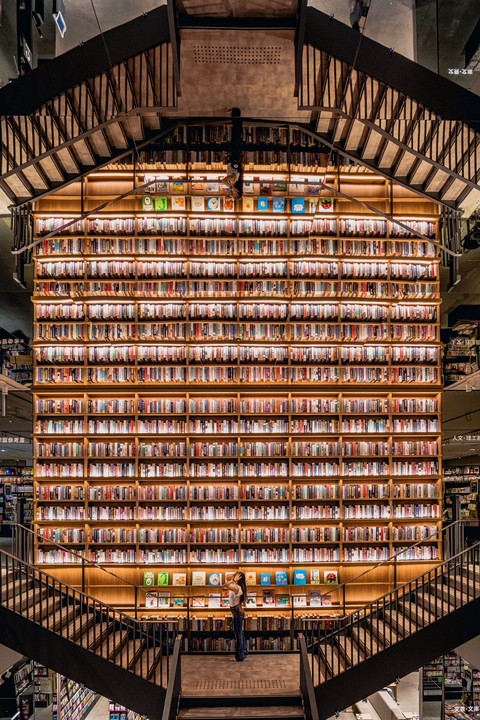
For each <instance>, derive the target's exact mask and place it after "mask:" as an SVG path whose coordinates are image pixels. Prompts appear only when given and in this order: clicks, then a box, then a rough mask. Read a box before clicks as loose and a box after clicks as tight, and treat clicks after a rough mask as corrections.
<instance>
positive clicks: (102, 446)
mask: <svg viewBox="0 0 480 720" xmlns="http://www.w3.org/2000/svg"><path fill="white" fill-rule="evenodd" d="M389 452H390V446H389V444H388V442H385V441H382V442H355V443H345V442H344V443H342V444H340V442H339V441H337V442H299V441H295V442H292V443H291V444H290V443H288V442H276V443H274V442H260V441H257V442H248V441H244V442H240V443H237V442H228V443H218V442H211V443H204V442H202V443H198V442H196V443H192V442H191V443H189V446H188V448H187V443H186V442H173V443H168V442H167V443H149V444H147V443H141V444H140V445H139V447H138V454H137V450H136V448H135V443H124V442H120V443H119V442H113V443H97V442H90V443H87V444H86V445H85V446H84V445H83V443H78V442H77V443H70V442H69V443H62V442H55V443H43V442H37V443H36V445H35V454H36V457H37V458H74V457H83V456H84V454H86V456H87V457H89V458H95V457H99V458H103V457H112V458H115V457H117V458H126V457H130V458H134V457H136V456H137V455H138V457H139V458H145V457H149V458H159V459H160V458H170V459H172V458H186V457H187V454H188V456H189V457H192V458H199V457H212V458H218V457H234V456H237V455H239V456H240V457H286V456H287V455H290V454H291V455H292V456H293V457H327V456H330V457H333V456H337V457H338V456H340V455H341V454H342V455H344V456H350V457H361V456H372V455H373V456H386V455H388V454H389ZM437 453H438V443H437V442H436V441H425V442H394V443H392V454H393V455H396V456H399V455H403V456H409V455H428V456H432V455H436V454H437Z"/></svg>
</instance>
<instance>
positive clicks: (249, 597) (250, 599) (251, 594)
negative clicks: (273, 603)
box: [246, 592, 257, 607]
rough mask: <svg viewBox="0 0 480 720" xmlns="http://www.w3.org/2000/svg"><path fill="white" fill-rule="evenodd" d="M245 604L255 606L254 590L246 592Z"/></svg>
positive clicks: (255, 595) (255, 596)
mask: <svg viewBox="0 0 480 720" xmlns="http://www.w3.org/2000/svg"><path fill="white" fill-rule="evenodd" d="M246 604H247V606H248V605H250V606H251V607H256V606H257V594H256V593H254V592H249V593H247V603H246Z"/></svg>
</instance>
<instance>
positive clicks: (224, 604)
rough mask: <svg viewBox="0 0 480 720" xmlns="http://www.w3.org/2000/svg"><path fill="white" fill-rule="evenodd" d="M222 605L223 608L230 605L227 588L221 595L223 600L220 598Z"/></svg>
mask: <svg viewBox="0 0 480 720" xmlns="http://www.w3.org/2000/svg"><path fill="white" fill-rule="evenodd" d="M220 606H221V607H222V608H228V606H229V602H228V590H227V591H224V592H223V593H222V597H221V600H220Z"/></svg>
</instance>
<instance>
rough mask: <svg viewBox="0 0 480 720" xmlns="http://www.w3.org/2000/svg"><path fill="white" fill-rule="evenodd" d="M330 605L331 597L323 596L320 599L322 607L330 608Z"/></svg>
mask: <svg viewBox="0 0 480 720" xmlns="http://www.w3.org/2000/svg"><path fill="white" fill-rule="evenodd" d="M331 604H332V596H331V595H324V596H323V597H322V605H325V606H331Z"/></svg>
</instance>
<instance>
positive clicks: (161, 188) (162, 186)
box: [155, 180, 168, 194]
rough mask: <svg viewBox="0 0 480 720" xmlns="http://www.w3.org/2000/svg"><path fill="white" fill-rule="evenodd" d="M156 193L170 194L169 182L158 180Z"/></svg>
mask: <svg viewBox="0 0 480 720" xmlns="http://www.w3.org/2000/svg"><path fill="white" fill-rule="evenodd" d="M155 191H156V192H157V193H160V194H163V193H166V192H168V181H167V180H157V183H156V187H155Z"/></svg>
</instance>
